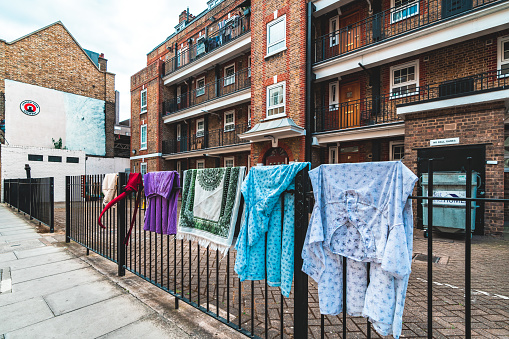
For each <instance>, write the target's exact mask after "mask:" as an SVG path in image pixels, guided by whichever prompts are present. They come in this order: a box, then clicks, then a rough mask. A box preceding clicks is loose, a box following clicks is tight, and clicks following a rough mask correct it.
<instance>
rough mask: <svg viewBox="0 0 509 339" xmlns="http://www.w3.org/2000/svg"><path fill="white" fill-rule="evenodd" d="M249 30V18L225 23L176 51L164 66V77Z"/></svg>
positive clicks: (238, 17)
mask: <svg viewBox="0 0 509 339" xmlns="http://www.w3.org/2000/svg"><path fill="white" fill-rule="evenodd" d="M250 30H251V25H250V20H249V17H244V16H242V17H241V16H235V17H232V18H230V19H228V20H226V21H225V23H224V25H223V26H222V27H221V28H219V29H218V30H216V31H215V32H213V33H211V34H209V35H208V36H207V37H205V36H203V37H201V38H198V39H197V40H196V41H194V43H193V44H191V45H190V47H189V48H188V49H185V50H183V51H182V50H178V51H177V55H176V56H174V57H173V58H171V59H168V60H167V61H166V63H165V66H164V75H168V74H171V73H173V72H175V71H176V70H178V69H180V68H182V67H185V66H187V65H189V64H191V63H193V62H195V61H197V60H200V59H201V58H203V57H204V56H206V55H207V54H208V53H210V52H212V51H214V50H216V49H218V48H220V47H222V46H224V45H226V44H228V43H229V42H231V41H233V40H235V39H237V38H239V37H241V36H243V35H244V34H246V33H248V32H249V31H250Z"/></svg>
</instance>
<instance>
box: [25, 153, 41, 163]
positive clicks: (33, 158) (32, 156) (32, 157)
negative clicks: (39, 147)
mask: <svg viewBox="0 0 509 339" xmlns="http://www.w3.org/2000/svg"><path fill="white" fill-rule="evenodd" d="M28 161H42V155H39V154H29V155H28Z"/></svg>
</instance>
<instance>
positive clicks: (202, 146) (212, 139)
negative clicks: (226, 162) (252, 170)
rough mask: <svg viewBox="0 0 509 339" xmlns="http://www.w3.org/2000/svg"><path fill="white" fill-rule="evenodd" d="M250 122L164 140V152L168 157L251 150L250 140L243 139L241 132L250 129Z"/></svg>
mask: <svg viewBox="0 0 509 339" xmlns="http://www.w3.org/2000/svg"><path fill="white" fill-rule="evenodd" d="M248 129H249V128H248V124H237V125H235V128H234V129H227V130H225V129H224V128H221V129H216V130H211V131H205V132H203V133H200V134H198V135H197V134H193V135H191V136H189V137H181V138H180V139H171V140H163V154H164V157H165V158H166V159H171V158H174V157H175V158H176V157H185V156H188V157H192V156H203V151H204V150H207V153H208V154H220V153H228V152H236V151H242V150H249V149H250V148H251V146H250V144H249V142H246V141H244V140H241V139H240V138H239V134H242V133H244V132H246V131H247V130H248Z"/></svg>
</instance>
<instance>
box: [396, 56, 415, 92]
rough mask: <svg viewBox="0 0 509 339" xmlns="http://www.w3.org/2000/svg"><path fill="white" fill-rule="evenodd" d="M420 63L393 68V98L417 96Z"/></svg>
mask: <svg viewBox="0 0 509 339" xmlns="http://www.w3.org/2000/svg"><path fill="white" fill-rule="evenodd" d="M418 83H419V61H418V60H415V61H413V62H410V63H407V64H404V65H398V66H393V67H391V97H393V98H394V97H403V96H407V95H414V94H417V90H418Z"/></svg>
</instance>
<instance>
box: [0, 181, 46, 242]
mask: <svg viewBox="0 0 509 339" xmlns="http://www.w3.org/2000/svg"><path fill="white" fill-rule="evenodd" d="M54 189H55V185H54V178H53V177H51V178H31V179H4V203H6V204H9V205H10V206H11V207H14V208H16V209H17V210H18V212H23V213H25V214H28V215H29V216H30V219H36V220H38V221H40V222H41V223H43V224H45V225H47V226H49V228H50V232H52V233H53V231H54V227H55V217H54V204H55V199H54V198H55V193H54Z"/></svg>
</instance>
